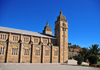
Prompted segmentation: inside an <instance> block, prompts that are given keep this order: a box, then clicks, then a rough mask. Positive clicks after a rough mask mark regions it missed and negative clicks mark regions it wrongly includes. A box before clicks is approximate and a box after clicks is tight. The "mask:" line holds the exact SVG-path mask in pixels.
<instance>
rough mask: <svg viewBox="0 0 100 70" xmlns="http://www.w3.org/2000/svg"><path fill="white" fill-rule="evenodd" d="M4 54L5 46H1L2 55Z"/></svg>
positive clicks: (0, 53) (0, 52)
mask: <svg viewBox="0 0 100 70" xmlns="http://www.w3.org/2000/svg"><path fill="white" fill-rule="evenodd" d="M3 54H4V46H3V45H0V55H3Z"/></svg>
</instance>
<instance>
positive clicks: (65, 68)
mask: <svg viewBox="0 0 100 70" xmlns="http://www.w3.org/2000/svg"><path fill="white" fill-rule="evenodd" d="M0 70H100V68H97V67H89V66H77V65H72V64H60V63H0Z"/></svg>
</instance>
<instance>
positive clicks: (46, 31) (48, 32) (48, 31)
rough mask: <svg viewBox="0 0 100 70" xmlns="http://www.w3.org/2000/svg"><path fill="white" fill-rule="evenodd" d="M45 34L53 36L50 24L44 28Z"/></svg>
mask: <svg viewBox="0 0 100 70" xmlns="http://www.w3.org/2000/svg"><path fill="white" fill-rule="evenodd" d="M43 33H44V34H49V35H52V30H51V27H50V26H49V23H48V22H47V25H46V26H45V27H44V30H43Z"/></svg>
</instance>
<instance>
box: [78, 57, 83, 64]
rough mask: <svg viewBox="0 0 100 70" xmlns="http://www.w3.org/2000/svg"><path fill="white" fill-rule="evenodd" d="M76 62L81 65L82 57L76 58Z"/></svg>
mask: <svg viewBox="0 0 100 70" xmlns="http://www.w3.org/2000/svg"><path fill="white" fill-rule="evenodd" d="M77 64H78V65H81V64H82V57H78V58H77Z"/></svg>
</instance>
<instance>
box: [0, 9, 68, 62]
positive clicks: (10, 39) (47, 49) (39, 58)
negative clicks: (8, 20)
mask: <svg viewBox="0 0 100 70" xmlns="http://www.w3.org/2000/svg"><path fill="white" fill-rule="evenodd" d="M67 62H68V21H67V20H66V19H65V16H63V15H62V11H60V15H59V16H58V17H57V20H56V21H55V35H52V30H51V28H50V26H49V25H48V23H47V25H46V26H45V27H44V30H43V33H38V32H31V31H25V30H19V29H13V28H7V27H1V26H0V63H67Z"/></svg>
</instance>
